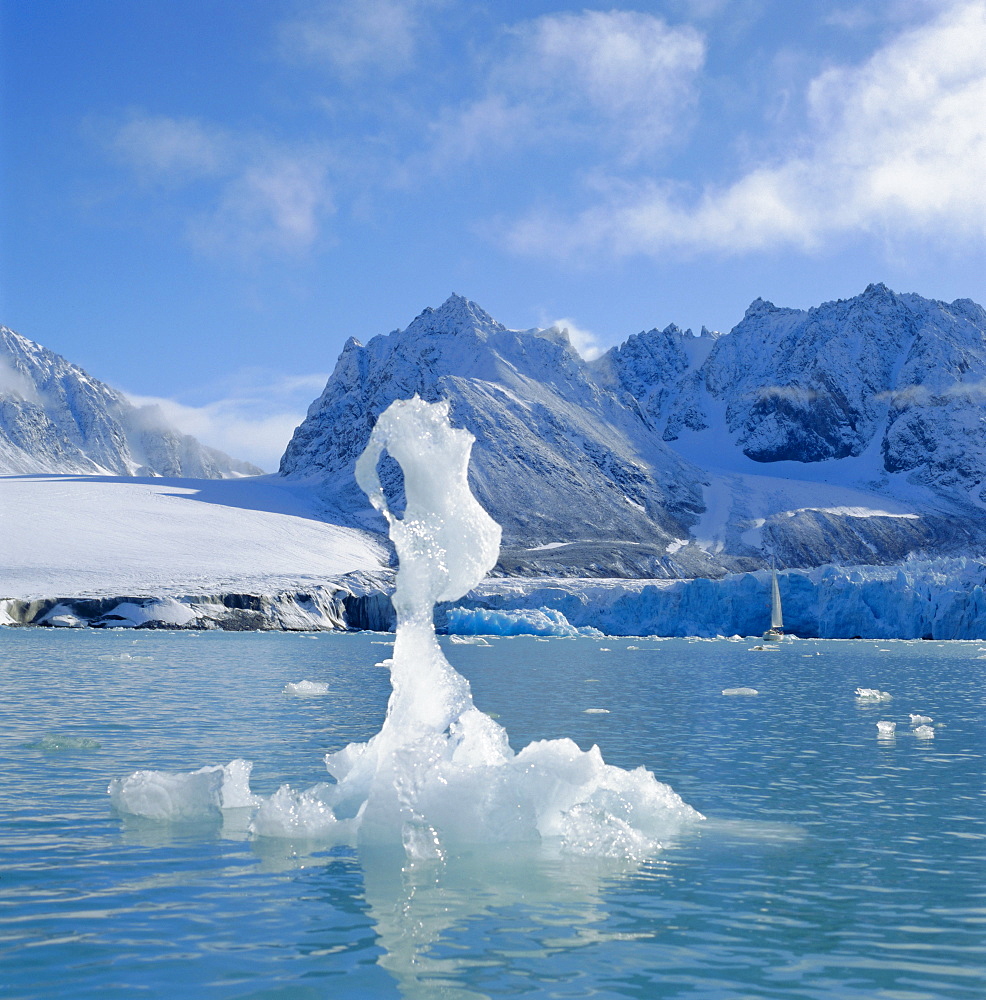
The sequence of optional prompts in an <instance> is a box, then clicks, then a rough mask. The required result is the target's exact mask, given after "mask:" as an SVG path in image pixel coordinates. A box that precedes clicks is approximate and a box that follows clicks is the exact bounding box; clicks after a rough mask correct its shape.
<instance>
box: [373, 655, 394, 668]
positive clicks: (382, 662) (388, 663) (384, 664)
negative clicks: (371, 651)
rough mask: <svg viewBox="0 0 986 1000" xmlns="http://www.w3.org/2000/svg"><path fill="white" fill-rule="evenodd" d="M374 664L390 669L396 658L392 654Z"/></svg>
mask: <svg viewBox="0 0 986 1000" xmlns="http://www.w3.org/2000/svg"><path fill="white" fill-rule="evenodd" d="M373 665H374V666H375V667H383V668H384V670H390V668H391V667H392V666H393V665H394V658H393V657H392V656H388V657H387V659H386V660H380V661H379V662H377V663H374V664H373Z"/></svg>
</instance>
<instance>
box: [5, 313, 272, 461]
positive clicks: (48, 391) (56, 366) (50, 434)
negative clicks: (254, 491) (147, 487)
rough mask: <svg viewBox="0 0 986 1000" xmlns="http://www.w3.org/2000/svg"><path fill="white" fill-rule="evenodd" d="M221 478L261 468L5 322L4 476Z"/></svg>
mask: <svg viewBox="0 0 986 1000" xmlns="http://www.w3.org/2000/svg"><path fill="white" fill-rule="evenodd" d="M37 473H77V474H82V475H114V476H181V477H187V478H192V479H222V478H227V477H233V476H244V475H246V476H251V475H260V474H261V473H262V470H261V469H258V468H257V467H256V466H254V465H251V464H250V463H248V462H240V461H237V460H236V459H233V458H230V457H229V455H226V454H225V453H223V452H221V451H218V450H216V449H215V448H209V447H207V446H206V445H203V444H200V443H199V442H198V441H197V440H196V439H195V438H193V437H191V436H190V435H187V434H182V433H181V432H180V431H178V430H176V429H175V428H174V427H171V426H170V425H169V424H168V423H167V421H166V420H165V418H164V416H163V414H162V413H161V412H160V410H159V409H158V408H157V407H136V406H134V405H133V404H132V403H131V402H130V401H129V400H128V399H127V398H126V396H124V395H123V394H122V393H121V392H118V391H117V390H116V389H113V388H111V387H110V386H108V385H106V384H105V383H104V382H100V381H99V380H98V379H95V378H93V377H92V376H91V375H89V374H88V373H87V372H85V371H83V369H81V368H79V367H78V366H77V365H73V364H72V363H71V362H69V361H67V360H66V359H65V358H63V357H62V356H61V355H59V354H56V353H55V352H54V351H50V350H48V349H47V348H46V347H42V346H41V345H40V344H36V343H34V342H33V341H31V340H28V339H27V337H23V336H21V335H20V334H18V333H15V332H14V331H13V330H10V329H8V328H7V327H0V474H4V475H30V474H37Z"/></svg>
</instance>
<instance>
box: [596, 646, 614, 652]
mask: <svg viewBox="0 0 986 1000" xmlns="http://www.w3.org/2000/svg"><path fill="white" fill-rule="evenodd" d="M599 652H600V653H612V652H613V650H612V649H610V648H609V646H600V647H599Z"/></svg>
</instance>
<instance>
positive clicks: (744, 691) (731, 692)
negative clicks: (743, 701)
mask: <svg viewBox="0 0 986 1000" xmlns="http://www.w3.org/2000/svg"><path fill="white" fill-rule="evenodd" d="M722 693H723V694H724V695H726V696H727V697H734V696H748V697H753V695H757V694H760V692H759V691H758V690H757V689H756V688H751V687H738V688H723V690H722Z"/></svg>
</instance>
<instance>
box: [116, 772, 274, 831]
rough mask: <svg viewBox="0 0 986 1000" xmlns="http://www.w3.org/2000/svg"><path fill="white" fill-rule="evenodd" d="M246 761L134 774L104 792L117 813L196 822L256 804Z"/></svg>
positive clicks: (117, 781) (118, 779) (117, 780)
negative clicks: (182, 770) (186, 771)
mask: <svg viewBox="0 0 986 1000" xmlns="http://www.w3.org/2000/svg"><path fill="white" fill-rule="evenodd" d="M252 767H253V764H251V763H250V761H248V760H240V759H237V760H233V761H230V762H229V763H228V764H227V765H225V767H203V768H200V769H199V770H198V771H192V772H191V774H181V773H178V774H175V773H172V772H170V771H134V773H133V774H129V775H127V777H125V778H114V779H113V780H112V781H111V782H110V785H109V788H108V789H107V791H108V792H109V794H110V801H111V802H112V803H113V807H114V808H115V809H116V811H117V812H119V813H123V814H125V815H129V816H142V817H144V818H145V819H156V820H197V819H209V818H212V817H218V816H221V815H222V810H223V809H239V808H244V807H247V806H253V805H256V804H257V802H258V801H259V800H258V799H257V798H256V796H254V795H252V794H251V793H250V771H251V769H252Z"/></svg>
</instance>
